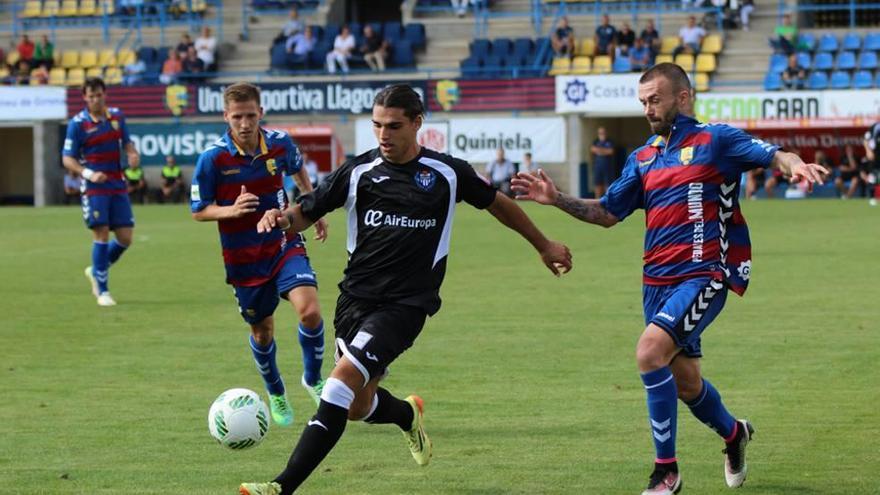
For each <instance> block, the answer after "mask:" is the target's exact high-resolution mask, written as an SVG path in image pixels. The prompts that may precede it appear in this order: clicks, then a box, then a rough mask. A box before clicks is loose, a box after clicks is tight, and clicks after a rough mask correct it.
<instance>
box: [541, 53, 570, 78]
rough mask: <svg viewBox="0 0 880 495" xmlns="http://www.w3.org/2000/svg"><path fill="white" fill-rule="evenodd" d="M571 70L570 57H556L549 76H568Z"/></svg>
mask: <svg viewBox="0 0 880 495" xmlns="http://www.w3.org/2000/svg"><path fill="white" fill-rule="evenodd" d="M570 70H571V59H570V58H568V57H555V58H554V59H553V65H552V66H550V72H548V73H547V74H548V75H551V76H561V75H565V74H568V73H569V71H570Z"/></svg>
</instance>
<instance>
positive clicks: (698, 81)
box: [694, 72, 709, 91]
mask: <svg viewBox="0 0 880 495" xmlns="http://www.w3.org/2000/svg"><path fill="white" fill-rule="evenodd" d="M694 83H695V85H696V88H697V91H709V74H706V73H705V72H697V75H696V77H695V81H694Z"/></svg>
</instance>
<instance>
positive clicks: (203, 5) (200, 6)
mask: <svg viewBox="0 0 880 495" xmlns="http://www.w3.org/2000/svg"><path fill="white" fill-rule="evenodd" d="M191 3H192V11H193V12H195V13H202V12H204V11H206V10H208V4H207V2H206V1H205V0H192V2H191ZM180 8H181V11H183V12H188V11H189V5H187V3H186V2H183V3H182V4H181V6H180Z"/></svg>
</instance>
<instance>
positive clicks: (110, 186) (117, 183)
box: [62, 108, 131, 196]
mask: <svg viewBox="0 0 880 495" xmlns="http://www.w3.org/2000/svg"><path fill="white" fill-rule="evenodd" d="M129 142H131V139H130V138H129V135H128V127H127V126H126V125H125V117H124V116H123V115H122V112H121V111H120V110H119V109H118V108H108V109H107V111H106V113H105V115H104V118H102V119H100V120H95V119H93V118H92V116H91V115H89V110H88V108H86V109H84V110H83V111H81V112H79V113H78V114H76V115H74V117H73V118H72V119H70V122H68V123H67V136H66V137H65V139H64V150H63V152H62V153H63V155H64V156H71V157H73V158H76V159H77V160H79V161H80V162H85V163H84V166H85V167H86V168H89V169H91V170H94V171H95V172H103V173H104V175H106V176H107V181H106V182H103V183H101V184H96V183H94V182H89V181H85V184H86V194H87V195H89V196H94V195H102V194H127V190H126V188H125V178H124V177H123V176H122V163H121V159H120V158H121V156H122V149H123V147H124V146H125V145H127V144H128V143H129Z"/></svg>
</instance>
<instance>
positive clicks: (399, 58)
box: [391, 40, 416, 67]
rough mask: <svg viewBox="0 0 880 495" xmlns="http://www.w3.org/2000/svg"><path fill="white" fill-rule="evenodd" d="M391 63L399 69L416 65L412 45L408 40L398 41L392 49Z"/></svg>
mask: <svg viewBox="0 0 880 495" xmlns="http://www.w3.org/2000/svg"><path fill="white" fill-rule="evenodd" d="M392 51H393V52H394V53H392V55H391V62H392V63H393V64H394V65H395V66H397V67H412V66H414V65H416V59H415V56H414V55H413V49H412V44H411V43H410V42H409V41H407V40H398V42H397V43H395V44H394V47H393V48H392Z"/></svg>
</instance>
